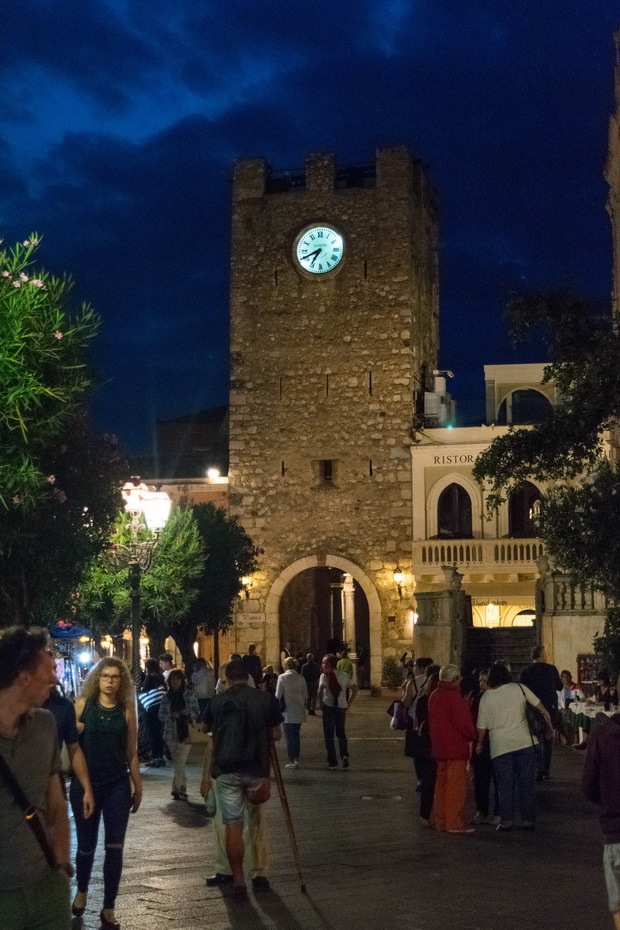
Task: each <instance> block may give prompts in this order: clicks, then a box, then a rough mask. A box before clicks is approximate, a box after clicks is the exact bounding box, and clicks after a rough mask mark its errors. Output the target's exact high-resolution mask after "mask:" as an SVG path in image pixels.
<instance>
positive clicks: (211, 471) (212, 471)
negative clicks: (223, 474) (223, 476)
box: [207, 468, 220, 481]
mask: <svg viewBox="0 0 620 930" xmlns="http://www.w3.org/2000/svg"><path fill="white" fill-rule="evenodd" d="M219 477H220V470H219V468H208V469H207V478H209V479H210V480H211V481H215V479H216V478H219Z"/></svg>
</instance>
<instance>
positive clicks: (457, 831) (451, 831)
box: [446, 827, 476, 833]
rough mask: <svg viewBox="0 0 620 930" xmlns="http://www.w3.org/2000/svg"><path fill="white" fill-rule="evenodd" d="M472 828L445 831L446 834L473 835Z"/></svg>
mask: <svg viewBox="0 0 620 930" xmlns="http://www.w3.org/2000/svg"><path fill="white" fill-rule="evenodd" d="M475 832H476V831H475V830H474V828H473V827H463V828H462V829H461V830H446V833H475Z"/></svg>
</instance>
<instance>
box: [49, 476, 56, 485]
mask: <svg viewBox="0 0 620 930" xmlns="http://www.w3.org/2000/svg"><path fill="white" fill-rule="evenodd" d="M47 480H48V481H49V483H50V484H56V475H49V476H48V479H47Z"/></svg>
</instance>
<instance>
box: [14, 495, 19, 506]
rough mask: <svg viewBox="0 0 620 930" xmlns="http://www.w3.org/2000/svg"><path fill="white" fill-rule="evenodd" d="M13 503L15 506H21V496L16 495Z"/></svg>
mask: <svg viewBox="0 0 620 930" xmlns="http://www.w3.org/2000/svg"><path fill="white" fill-rule="evenodd" d="M13 503H14V504H19V503H21V497H20V496H19V494H16V495H15V497H14V498H13Z"/></svg>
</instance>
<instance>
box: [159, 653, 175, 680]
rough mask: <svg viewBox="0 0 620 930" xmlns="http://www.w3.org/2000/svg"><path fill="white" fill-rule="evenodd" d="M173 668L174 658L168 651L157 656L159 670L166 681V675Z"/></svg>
mask: <svg viewBox="0 0 620 930" xmlns="http://www.w3.org/2000/svg"><path fill="white" fill-rule="evenodd" d="M173 668H174V659H173V658H172V656H171V655H170V653H169V652H164V653H162V654H161V655H160V657H159V670H160V671H161V673H162V675H163V676H164V679H165V680H166V681H168V676H169V674H170V672H171V671H172V670H173Z"/></svg>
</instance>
